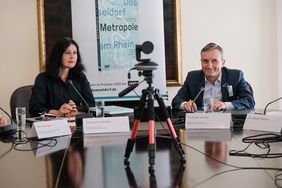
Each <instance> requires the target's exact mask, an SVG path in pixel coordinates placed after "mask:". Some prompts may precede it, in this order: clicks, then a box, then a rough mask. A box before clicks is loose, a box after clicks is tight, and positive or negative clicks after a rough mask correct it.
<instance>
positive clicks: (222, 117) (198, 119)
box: [185, 113, 231, 129]
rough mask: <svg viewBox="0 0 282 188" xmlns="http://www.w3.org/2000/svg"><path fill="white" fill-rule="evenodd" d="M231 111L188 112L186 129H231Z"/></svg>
mask: <svg viewBox="0 0 282 188" xmlns="http://www.w3.org/2000/svg"><path fill="white" fill-rule="evenodd" d="M230 126H231V114H230V113H186V119H185V128H186V129H230Z"/></svg>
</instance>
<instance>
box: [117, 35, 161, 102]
mask: <svg viewBox="0 0 282 188" xmlns="http://www.w3.org/2000/svg"><path fill="white" fill-rule="evenodd" d="M135 48H136V49H135V50H136V60H137V61H138V62H140V63H137V64H136V65H135V66H134V67H133V68H131V69H130V70H129V72H128V79H130V71H131V70H135V69H136V70H137V71H139V72H138V76H144V77H145V79H144V80H145V81H147V83H148V84H149V87H151V85H152V83H153V70H156V69H157V68H158V64H157V63H155V62H152V61H151V59H141V52H143V53H145V54H150V53H152V52H153V50H154V45H153V43H152V42H150V41H145V42H144V43H143V44H142V45H139V44H137V45H136V46H135ZM144 80H143V81H144ZM143 81H141V82H139V83H135V84H133V85H130V86H129V87H128V88H126V89H124V90H123V91H121V92H120V93H119V97H123V96H124V95H126V94H127V93H129V92H131V91H132V90H134V89H135V88H136V87H138V86H139V84H141V83H142V82H143Z"/></svg>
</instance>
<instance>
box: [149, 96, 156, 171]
mask: <svg viewBox="0 0 282 188" xmlns="http://www.w3.org/2000/svg"><path fill="white" fill-rule="evenodd" d="M149 92H150V91H149ZM148 97H149V99H148V110H147V113H148V114H147V115H148V120H149V121H148V125H149V143H148V155H149V164H150V165H151V166H153V165H155V150H156V143H155V120H154V114H155V113H154V99H153V94H152V93H149V96H148Z"/></svg>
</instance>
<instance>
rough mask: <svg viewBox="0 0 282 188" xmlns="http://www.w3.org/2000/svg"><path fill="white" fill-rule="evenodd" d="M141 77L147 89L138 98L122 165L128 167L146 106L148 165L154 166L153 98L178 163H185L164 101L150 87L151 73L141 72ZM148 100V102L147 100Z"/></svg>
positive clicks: (157, 92)
mask: <svg viewBox="0 0 282 188" xmlns="http://www.w3.org/2000/svg"><path fill="white" fill-rule="evenodd" d="M142 75H144V76H145V80H146V81H147V83H148V87H147V89H144V90H142V96H141V98H140V102H139V106H138V108H137V113H136V116H135V120H134V124H133V129H132V133H131V137H130V138H129V139H128V140H127V145H126V149H125V154H124V165H126V166H128V165H129V163H130V162H129V157H130V154H131V152H132V149H133V146H134V144H135V141H136V135H137V130H138V126H139V124H140V122H141V118H142V116H143V112H144V107H145V105H146V104H147V106H148V126H149V141H148V155H149V164H150V166H151V167H152V166H153V165H154V164H155V150H156V143H155V127H154V126H155V121H154V97H155V98H156V99H157V102H158V105H159V106H160V108H161V109H162V111H163V113H164V115H165V119H166V123H167V125H168V127H169V130H170V134H171V135H172V141H173V144H174V146H175V149H176V150H177V152H178V154H179V156H180V161H181V163H185V162H186V160H185V153H184V151H183V149H182V147H181V144H180V141H179V138H178V137H177V134H176V132H175V130H174V127H173V125H172V122H171V119H170V116H169V114H168V111H167V109H166V107H165V104H164V101H163V99H162V98H161V96H160V95H159V91H158V90H157V89H156V90H154V88H153V87H152V77H153V75H152V71H151V70H147V71H143V73H142ZM147 98H148V100H147Z"/></svg>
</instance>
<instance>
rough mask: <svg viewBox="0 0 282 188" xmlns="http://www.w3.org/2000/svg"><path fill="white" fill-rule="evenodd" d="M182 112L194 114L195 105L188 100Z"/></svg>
mask: <svg viewBox="0 0 282 188" xmlns="http://www.w3.org/2000/svg"><path fill="white" fill-rule="evenodd" d="M184 110H185V111H186V112H196V111H197V105H196V103H195V102H194V101H192V100H189V101H187V102H185V103H184Z"/></svg>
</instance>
